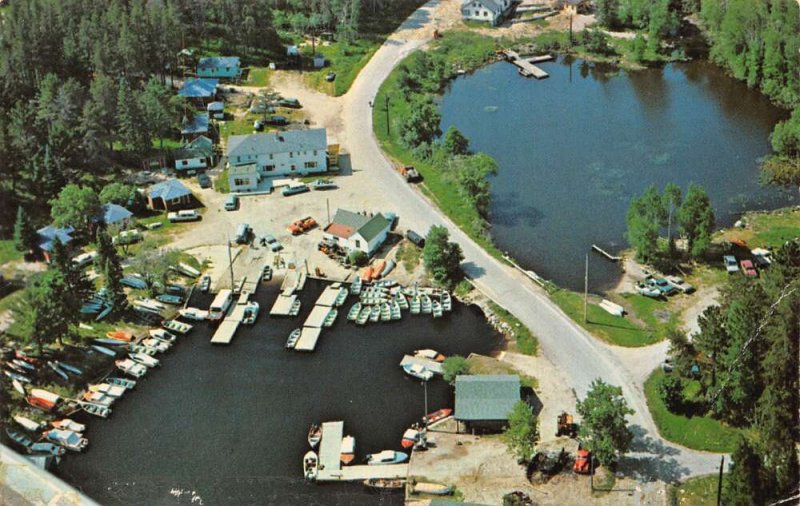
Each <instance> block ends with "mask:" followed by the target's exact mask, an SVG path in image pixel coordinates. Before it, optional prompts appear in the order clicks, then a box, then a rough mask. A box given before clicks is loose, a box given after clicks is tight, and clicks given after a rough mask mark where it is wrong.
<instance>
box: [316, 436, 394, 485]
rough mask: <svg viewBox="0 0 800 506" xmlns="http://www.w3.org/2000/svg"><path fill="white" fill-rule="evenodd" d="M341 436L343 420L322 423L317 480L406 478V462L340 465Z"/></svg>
mask: <svg viewBox="0 0 800 506" xmlns="http://www.w3.org/2000/svg"><path fill="white" fill-rule="evenodd" d="M343 436H344V422H325V423H323V424H322V441H320V443H319V472H318V473H317V481H360V480H371V479H381V478H383V479H396V478H406V476H408V464H389V465H380V466H369V465H362V466H344V467H342V463H341V460H340V456H341V452H342V438H343Z"/></svg>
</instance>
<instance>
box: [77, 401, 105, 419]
mask: <svg viewBox="0 0 800 506" xmlns="http://www.w3.org/2000/svg"><path fill="white" fill-rule="evenodd" d="M81 409H83V410H84V411H86V412H87V413H89V414H90V415H94V416H99V417H100V418H108V417H109V415H110V414H111V408H109V407H108V406H101V405H100V404H93V403H91V402H81Z"/></svg>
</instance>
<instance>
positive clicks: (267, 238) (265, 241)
mask: <svg viewBox="0 0 800 506" xmlns="http://www.w3.org/2000/svg"><path fill="white" fill-rule="evenodd" d="M261 245H262V246H265V247H269V249H271V250H272V251H280V250H282V249H283V245H282V244H281V243H279V242H278V240H277V239H275V236H273V235H270V234H264V235H262V236H261Z"/></svg>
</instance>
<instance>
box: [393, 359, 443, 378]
mask: <svg viewBox="0 0 800 506" xmlns="http://www.w3.org/2000/svg"><path fill="white" fill-rule="evenodd" d="M406 364H412V365H413V364H418V365H421V366H423V367H424V368H425V369H427V370H429V371H431V372H432V373H434V374H439V375H442V374H444V367H442V363H441V362H437V361H435V360H431V359H429V358H424V357H412V356H411V355H403V360H401V361H400V367H403V366H404V365H406Z"/></svg>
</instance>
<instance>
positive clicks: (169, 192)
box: [147, 179, 192, 200]
mask: <svg viewBox="0 0 800 506" xmlns="http://www.w3.org/2000/svg"><path fill="white" fill-rule="evenodd" d="M191 194H192V191H191V190H189V188H187V187H186V186H184V185H183V183H181V182H180V181H178V180H177V179H168V180H166V181H162V182H161V183H157V184H154V185H153V186H151V187H150V190H149V191H148V192H147V195H148V196H149V197H150V198H151V199H163V200H172V199H177V198H181V197H185V196H186V195H191Z"/></svg>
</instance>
